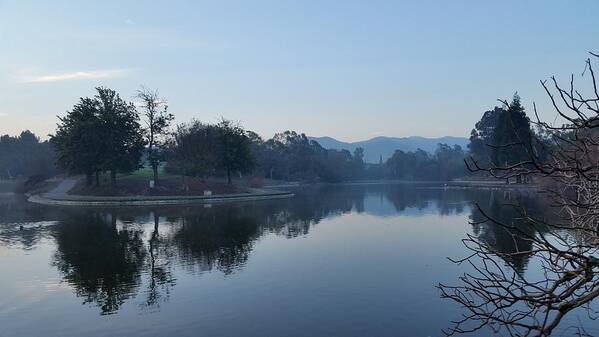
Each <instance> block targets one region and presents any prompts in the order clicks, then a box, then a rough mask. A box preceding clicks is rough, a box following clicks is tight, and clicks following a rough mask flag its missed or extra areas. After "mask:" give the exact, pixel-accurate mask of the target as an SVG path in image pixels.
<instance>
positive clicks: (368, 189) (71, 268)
mask: <svg viewBox="0 0 599 337" xmlns="http://www.w3.org/2000/svg"><path fill="white" fill-rule="evenodd" d="M296 193H297V196H296V197H295V198H293V199H284V200H272V201H262V202H253V203H240V204H223V205H214V206H211V207H208V206H201V205H200V206H194V207H169V208H154V209H141V208H129V209H72V208H64V209H60V208H55V207H40V206H35V205H31V204H27V203H24V202H21V201H15V200H12V201H7V200H4V201H0V245H2V246H5V247H13V248H22V249H34V248H35V247H36V245H37V244H38V243H39V242H40V240H42V239H43V238H48V239H50V240H53V243H54V245H55V253H54V254H53V257H52V262H51V264H52V266H54V267H55V268H56V269H57V270H58V271H59V272H60V275H61V277H62V279H63V281H64V282H66V283H67V284H69V286H70V287H71V288H72V289H73V291H74V292H75V294H76V296H77V297H79V298H81V299H83V303H84V304H88V305H94V306H97V307H98V308H99V310H100V313H101V314H113V313H116V312H118V311H119V309H120V308H121V307H122V305H123V304H124V303H126V302H128V301H130V300H131V299H133V298H139V299H140V304H139V305H140V307H141V308H142V310H145V309H151V310H157V309H159V308H160V305H161V304H162V303H164V302H166V301H168V300H169V298H170V295H171V291H172V290H173V289H174V288H175V287H176V285H177V276H181V275H183V274H182V273H184V274H186V275H189V274H197V275H201V274H203V273H205V272H211V271H212V272H219V273H222V275H223V276H224V277H227V276H228V275H231V274H233V273H235V272H236V271H238V270H241V269H243V268H244V266H245V264H246V263H247V262H248V260H249V259H251V256H252V251H253V249H254V247H255V244H256V242H257V240H259V239H260V238H261V237H262V236H264V235H265V234H275V235H279V236H283V237H286V238H295V237H298V236H306V235H309V233H310V230H311V228H312V227H313V226H315V225H317V224H319V223H320V222H321V221H322V219H325V218H329V217H334V216H338V215H341V214H345V213H349V212H355V213H358V214H362V213H364V214H369V215H373V216H377V217H387V216H397V215H398V214H402V215H410V216H419V215H426V214H441V215H450V214H463V213H466V214H469V216H470V218H471V219H472V220H473V221H474V222H478V221H480V220H482V214H480V212H479V211H478V210H477V209H476V208H473V207H472V206H471V205H472V203H473V202H477V203H479V204H481V206H482V208H483V209H485V210H486V211H487V212H489V214H490V215H492V216H495V217H497V218H498V219H501V220H508V219H511V218H513V217H514V216H515V213H513V212H514V211H513V210H511V211H510V209H511V208H509V207H505V206H504V204H506V203H510V202H516V203H521V204H525V205H526V207H527V208H528V209H536V210H542V209H543V208H542V205H540V204H539V201H538V199H537V198H535V197H534V196H531V195H527V194H526V193H518V194H516V193H512V194H509V193H508V194H505V193H503V192H500V191H475V190H457V189H445V188H439V187H434V186H429V187H426V186H418V187H415V186H401V185H391V186H384V185H372V186H361V185H356V186H321V187H306V188H300V189H298V190H297V191H296ZM21 226H23V227H21ZM527 228H528V227H527ZM472 231H473V233H474V235H476V236H478V237H480V238H481V239H482V240H484V241H485V242H486V243H488V244H489V245H491V246H493V247H495V248H496V249H498V250H500V251H502V252H515V251H517V250H525V249H527V248H530V247H528V246H527V245H528V243H527V242H524V241H522V240H518V239H516V240H514V238H513V236H512V235H511V234H510V233H508V232H506V231H505V230H504V229H503V228H501V227H498V226H493V225H491V224H475V225H473V228H472ZM430 234H431V235H434V233H430ZM506 263H511V264H514V265H516V266H517V268H518V270H520V271H524V270H525V269H526V265H527V263H528V260H527V257H526V256H525V255H519V256H518V257H517V258H513V260H510V261H506ZM199 277H201V276H199Z"/></svg>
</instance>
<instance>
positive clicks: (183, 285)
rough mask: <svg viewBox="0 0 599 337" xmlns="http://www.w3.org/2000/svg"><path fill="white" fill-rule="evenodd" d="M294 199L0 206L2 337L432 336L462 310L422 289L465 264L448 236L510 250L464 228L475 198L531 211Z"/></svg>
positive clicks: (400, 199) (368, 188) (469, 196)
mask: <svg viewBox="0 0 599 337" xmlns="http://www.w3.org/2000/svg"><path fill="white" fill-rule="evenodd" d="M295 192H296V196H295V197H293V198H290V199H279V200H270V201H268V200H265V201H256V202H243V203H236V204H219V205H211V206H210V205H197V206H193V207H189V206H185V207H167V208H161V207H157V208H112V209H97V208H59V207H49V206H41V205H34V204H31V203H27V202H26V201H24V200H22V199H21V198H19V197H14V198H3V199H0V271H1V272H2V277H1V278H0V336H2V337H11V336H198V335H202V336H440V335H442V333H441V329H443V328H447V327H449V326H450V321H451V320H452V319H456V318H459V315H460V313H461V309H460V307H459V306H457V305H456V304H455V303H453V302H451V301H448V300H443V299H440V298H439V290H438V289H436V288H435V286H436V285H437V284H438V283H439V282H442V283H448V284H455V283H457V282H458V280H457V278H458V276H459V275H461V274H462V273H463V272H464V271H465V270H464V268H465V267H463V266H457V265H455V264H453V263H451V262H450V261H448V260H447V257H463V256H465V255H467V251H466V249H465V247H464V246H463V244H462V242H461V240H462V239H463V238H464V237H465V236H466V235H467V234H472V235H475V236H477V237H479V238H481V239H482V240H484V241H485V242H488V243H489V244H492V245H494V246H495V247H497V248H498V249H500V250H502V251H511V250H514V249H515V246H514V245H515V242H514V240H513V239H512V237H511V236H509V235H508V234H507V233H506V232H505V231H503V230H501V229H499V228H497V227H496V226H492V225H487V224H477V225H472V224H470V222H472V221H473V220H474V221H476V220H480V218H481V214H480V213H479V212H478V211H477V210H476V209H475V208H473V203H474V202H476V203H479V204H480V205H481V207H483V208H484V209H486V210H488V211H489V212H490V213H491V214H492V215H495V216H498V217H509V216H510V213H509V211H506V209H505V208H504V207H502V206H501V205H502V204H504V203H505V202H506V201H511V202H513V201H517V202H518V203H521V204H525V205H527V206H528V207H529V208H531V209H534V210H540V211H542V209H543V205H542V202H540V201H539V200H538V199H536V197H535V195H536V194H535V193H532V192H518V193H516V192H506V191H502V190H468V189H451V188H449V189H448V188H443V187H441V186H433V185H430V186H429V185H401V184H390V185H323V186H312V187H301V188H297V189H295ZM511 262H512V263H514V264H515V265H516V266H517V267H518V268H519V269H520V270H521V272H522V273H528V272H530V270H531V269H532V268H533V267H532V266H531V265H530V263H529V261H527V259H526V257H522V258H521V259H519V260H517V261H511ZM533 272H534V271H533ZM572 319H573V320H574V319H576V318H574V316H572ZM592 324H595V326H593V325H592ZM587 328H588V326H587ZM590 328H591V329H590V331H597V323H591V327H590ZM562 331H565V330H562ZM475 335H478V336H489V331H482V332H479V333H478V334H475ZM565 335H568V334H567V333H566V334H565Z"/></svg>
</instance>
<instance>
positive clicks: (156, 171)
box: [152, 163, 158, 186]
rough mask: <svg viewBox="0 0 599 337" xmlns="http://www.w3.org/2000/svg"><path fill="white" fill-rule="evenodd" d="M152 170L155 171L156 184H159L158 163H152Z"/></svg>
mask: <svg viewBox="0 0 599 337" xmlns="http://www.w3.org/2000/svg"><path fill="white" fill-rule="evenodd" d="M152 172H153V173H154V186H156V185H157V184H158V164H156V163H154V164H152Z"/></svg>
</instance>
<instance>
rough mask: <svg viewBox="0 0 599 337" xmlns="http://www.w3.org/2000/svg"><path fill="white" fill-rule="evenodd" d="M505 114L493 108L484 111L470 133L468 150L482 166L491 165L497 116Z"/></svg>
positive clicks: (498, 108) (501, 109)
mask: <svg viewBox="0 0 599 337" xmlns="http://www.w3.org/2000/svg"><path fill="white" fill-rule="evenodd" d="M504 113H505V109H503V108H500V107H497V106H496V107H495V108H494V109H493V110H489V111H485V113H484V114H483V116H482V118H481V119H480V121H478V122H477V123H476V125H475V126H474V129H472V132H471V133H470V144H468V149H469V150H470V154H471V155H472V157H473V158H475V159H476V160H477V161H478V162H479V163H481V164H482V165H488V164H490V163H491V157H492V148H491V146H490V145H491V144H492V141H493V134H494V131H495V128H496V127H497V121H498V120H499V116H501V115H502V114H504Z"/></svg>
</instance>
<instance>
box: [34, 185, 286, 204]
mask: <svg viewBox="0 0 599 337" xmlns="http://www.w3.org/2000/svg"><path fill="white" fill-rule="evenodd" d="M294 195H295V194H294V193H292V192H288V191H279V190H274V189H251V190H250V192H248V193H232V194H215V195H211V196H204V195H189V196H188V195H178V196H141V195H140V196H114V197H110V196H86V195H70V194H64V195H58V194H54V193H42V194H35V195H31V196H29V197H28V198H27V201H29V202H32V203H36V204H42V205H51V206H92V207H93V206H162V205H164V206H173V205H188V204H213V203H224V202H240V201H256V200H267V199H282V198H291V197H293V196H294Z"/></svg>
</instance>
